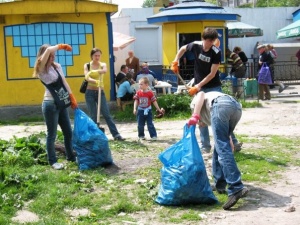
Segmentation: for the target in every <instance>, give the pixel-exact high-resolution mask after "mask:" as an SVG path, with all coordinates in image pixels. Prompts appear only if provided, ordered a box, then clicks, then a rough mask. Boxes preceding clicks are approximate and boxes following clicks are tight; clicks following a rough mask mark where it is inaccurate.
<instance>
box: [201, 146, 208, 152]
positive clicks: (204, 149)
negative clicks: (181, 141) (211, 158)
mask: <svg viewBox="0 0 300 225" xmlns="http://www.w3.org/2000/svg"><path fill="white" fill-rule="evenodd" d="M200 149H201V151H202V152H205V153H210V148H207V147H202V148H200Z"/></svg>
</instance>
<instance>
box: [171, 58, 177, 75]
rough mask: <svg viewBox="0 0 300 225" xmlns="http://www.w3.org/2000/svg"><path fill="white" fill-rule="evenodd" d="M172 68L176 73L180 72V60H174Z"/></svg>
mask: <svg viewBox="0 0 300 225" xmlns="http://www.w3.org/2000/svg"><path fill="white" fill-rule="evenodd" d="M171 70H172V71H173V72H174V73H176V74H177V73H179V69H178V62H177V61H174V62H172V65H171Z"/></svg>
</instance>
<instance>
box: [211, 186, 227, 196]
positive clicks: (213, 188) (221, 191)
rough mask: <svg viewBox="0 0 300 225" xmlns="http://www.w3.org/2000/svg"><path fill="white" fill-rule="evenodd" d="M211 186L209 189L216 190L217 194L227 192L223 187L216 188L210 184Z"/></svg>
mask: <svg viewBox="0 0 300 225" xmlns="http://www.w3.org/2000/svg"><path fill="white" fill-rule="evenodd" d="M210 186H211V189H212V190H213V191H216V192H218V193H219V194H221V195H222V194H227V191H226V190H225V189H217V188H216V186H215V185H210Z"/></svg>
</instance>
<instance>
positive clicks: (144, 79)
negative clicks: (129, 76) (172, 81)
mask: <svg viewBox="0 0 300 225" xmlns="http://www.w3.org/2000/svg"><path fill="white" fill-rule="evenodd" d="M140 81H142V82H143V83H144V84H147V85H149V83H150V82H149V79H148V77H142V78H141V79H140Z"/></svg>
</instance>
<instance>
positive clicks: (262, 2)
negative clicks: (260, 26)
mask: <svg viewBox="0 0 300 225" xmlns="http://www.w3.org/2000/svg"><path fill="white" fill-rule="evenodd" d="M299 5H300V0H257V2H256V4H255V7H295V6H299Z"/></svg>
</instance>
